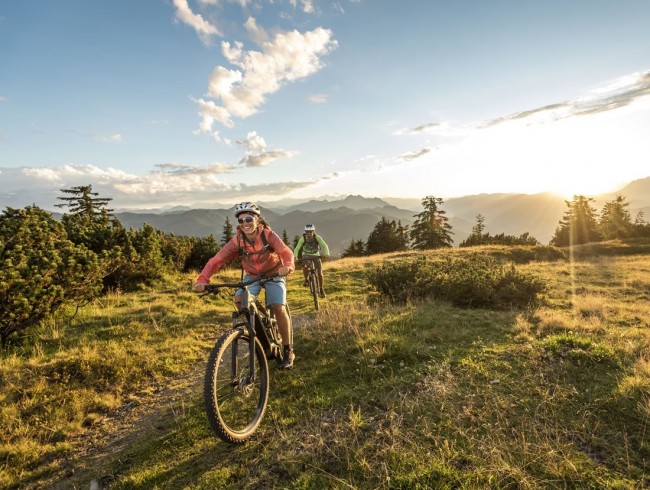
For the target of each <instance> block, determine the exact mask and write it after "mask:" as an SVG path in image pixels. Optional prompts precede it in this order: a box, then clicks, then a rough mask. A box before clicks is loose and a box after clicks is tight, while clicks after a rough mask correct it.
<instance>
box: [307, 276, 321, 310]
mask: <svg viewBox="0 0 650 490" xmlns="http://www.w3.org/2000/svg"><path fill="white" fill-rule="evenodd" d="M309 291H310V292H311V295H312V297H313V298H314V308H315V309H316V310H318V293H319V292H320V288H319V284H318V276H317V275H316V273H315V272H314V271H311V272H310V273H309Z"/></svg>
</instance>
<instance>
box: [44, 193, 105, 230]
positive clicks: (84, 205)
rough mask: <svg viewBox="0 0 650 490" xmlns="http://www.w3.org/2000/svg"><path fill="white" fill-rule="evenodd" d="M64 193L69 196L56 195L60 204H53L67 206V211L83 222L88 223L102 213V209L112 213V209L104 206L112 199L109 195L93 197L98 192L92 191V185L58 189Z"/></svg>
mask: <svg viewBox="0 0 650 490" xmlns="http://www.w3.org/2000/svg"><path fill="white" fill-rule="evenodd" d="M60 191H61V192H63V193H64V194H70V197H57V199H59V200H60V201H64V202H62V203H60V204H55V206H56V207H57V208H66V207H67V208H68V213H67V214H69V215H71V216H74V217H75V218H77V219H78V220H80V221H81V222H82V223H84V224H90V223H92V222H93V221H95V219H96V218H97V217H98V216H100V215H101V214H102V212H103V211H106V212H107V213H109V214H110V213H112V212H113V210H112V209H107V208H106V206H107V205H108V203H109V202H111V201H112V200H113V199H112V198H110V197H94V196H98V195H99V193H97V192H93V186H92V185H80V186H76V187H71V188H70V189H60Z"/></svg>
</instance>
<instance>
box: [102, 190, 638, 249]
mask: <svg viewBox="0 0 650 490" xmlns="http://www.w3.org/2000/svg"><path fill="white" fill-rule="evenodd" d="M617 195H623V196H624V197H626V198H627V202H629V203H630V206H629V210H630V214H631V215H632V219H633V220H634V219H635V217H636V216H637V214H638V213H639V212H640V211H642V212H643V213H644V216H645V219H646V220H650V177H647V178H644V179H639V180H635V181H633V182H630V183H629V184H627V185H626V186H625V187H623V188H621V189H620V190H618V191H616V192H612V193H607V194H603V195H599V196H594V207H596V209H597V211H598V212H600V209H601V208H602V205H603V204H604V203H605V202H607V201H611V200H612V199H615V198H616V196H617ZM566 200H567V199H564V198H563V197H560V196H557V195H555V194H550V193H540V194H506V193H501V194H478V195H472V196H464V197H457V198H450V199H446V200H444V204H443V206H442V209H443V210H444V211H445V212H446V216H447V217H448V218H449V222H450V224H451V226H452V231H453V233H454V234H453V239H454V243H455V245H458V244H459V243H460V242H461V241H463V240H464V239H465V238H467V236H468V235H469V234H470V233H471V231H472V227H473V226H474V225H475V224H476V216H477V215H478V214H481V215H482V216H483V218H484V219H485V222H484V224H485V230H486V231H487V232H489V233H491V234H498V233H506V234H508V235H515V236H519V235H521V234H522V233H525V232H528V233H530V234H531V235H532V236H534V237H535V238H537V239H538V240H539V241H540V242H542V243H548V242H549V241H550V239H551V237H552V236H553V234H554V232H555V228H556V227H557V225H558V223H559V221H560V220H561V219H562V217H563V215H564V213H565V211H566V209H567V207H566V202H565V201H566ZM568 200H570V199H568ZM274 204H275V206H277V207H275V206H274ZM260 205H261V207H262V212H263V215H264V217H265V218H266V219H267V220H268V221H269V222H270V223H271V226H272V227H273V229H274V230H275V231H276V232H277V233H278V234H279V235H282V232H283V231H285V230H286V232H287V235H288V236H289V240H290V241H291V240H293V237H294V236H295V235H299V234H301V233H302V230H303V228H304V225H305V224H307V223H313V224H315V225H316V229H317V231H318V233H320V234H321V235H322V236H323V238H324V239H325V240H326V241H327V243H328V245H329V246H330V248H331V250H332V254H333V255H334V256H338V255H339V254H340V253H341V252H343V250H345V248H347V246H348V245H349V244H350V241H351V240H363V241H365V240H366V239H367V238H368V235H369V234H370V232H371V231H372V230H373V229H374V227H375V225H376V224H377V222H378V221H379V220H380V219H381V218H382V217H385V218H387V219H389V220H395V221H401V223H402V224H403V225H411V224H412V223H413V221H414V219H415V217H414V216H415V215H416V214H417V213H418V212H420V211H421V210H422V207H421V199H402V198H377V197H370V198H369V197H363V196H360V195H349V196H345V197H341V198H340V199H336V198H332V199H331V200H330V199H320V200H308V201H304V202H298V203H296V202H295V201H289V202H287V201H284V202H278V203H272V202H271V203H260ZM400 205H401V206H400ZM115 215H116V216H117V217H118V218H119V219H120V220H121V221H122V223H124V225H125V226H126V227H133V228H140V227H141V226H142V225H143V223H148V224H150V225H152V226H153V227H155V228H157V229H160V230H163V231H165V232H167V233H173V234H175V235H189V236H207V235H210V234H213V235H215V236H216V237H217V239H220V238H221V231H222V229H223V225H224V222H225V220H226V217H227V216H228V217H230V220H231V222H233V221H234V219H233V216H232V207H229V208H221V209H189V210H183V209H182V208H176V209H173V210H165V211H161V212H151V211H150V210H148V211H147V212H135V211H130V212H121V213H115Z"/></svg>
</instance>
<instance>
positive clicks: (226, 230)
mask: <svg viewBox="0 0 650 490" xmlns="http://www.w3.org/2000/svg"><path fill="white" fill-rule="evenodd" d="M234 236H235V231H234V230H233V227H232V224H231V223H230V217H228V216H226V222H225V223H224V225H223V230H222V231H221V245H225V244H226V243H228V242H229V241H230V240H232V237H234Z"/></svg>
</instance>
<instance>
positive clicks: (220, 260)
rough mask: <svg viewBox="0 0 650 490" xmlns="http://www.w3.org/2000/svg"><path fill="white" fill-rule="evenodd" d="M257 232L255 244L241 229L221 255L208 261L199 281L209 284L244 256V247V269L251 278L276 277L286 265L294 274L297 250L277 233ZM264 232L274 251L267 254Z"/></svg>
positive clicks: (260, 226) (261, 228)
mask: <svg viewBox="0 0 650 490" xmlns="http://www.w3.org/2000/svg"><path fill="white" fill-rule="evenodd" d="M257 231H258V234H257V237H256V238H255V243H253V244H252V245H251V244H250V243H249V242H248V240H246V239H245V238H244V236H243V234H242V233H241V231H240V230H239V229H237V234H236V235H235V236H234V237H232V238H231V239H230V241H229V242H228V243H226V244H225V245H224V246H223V248H222V249H221V250H219V252H217V255H215V256H214V257H212V258H211V259H210V260H208V263H207V264H205V267H204V268H203V270H202V271H201V274H199V277H198V279H197V280H196V282H197V283H204V284H207V283H209V282H210V277H212V275H214V274H215V273H216V272H217V271H219V270H220V269H221V268H222V267H223V266H224V265H226V264H227V263H228V262H230V261H231V260H234V259H236V258H238V257H239V256H240V248H241V252H242V253H241V258H242V267H243V268H244V270H245V271H246V273H247V274H249V275H251V276H254V277H259V276H262V275H267V276H270V275H274V274H276V273H277V271H278V269H279V268H280V267H282V266H286V267H289V268H290V272H293V271H294V265H293V251H292V250H291V249H290V248H289V247H287V246H286V245H285V244H284V242H283V241H282V239H281V238H280V237H279V236H278V235H277V233H275V232H274V231H272V230H265V229H264V226H263V225H259V226H258V227H257ZM262 233H265V234H266V241H267V242H268V244H269V248H272V249H273V252H271V251H270V250H267V251H264V243H262V237H261V234H262Z"/></svg>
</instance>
